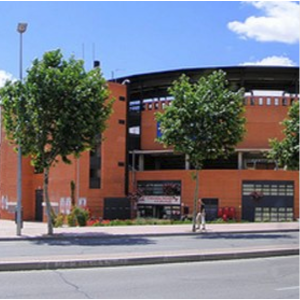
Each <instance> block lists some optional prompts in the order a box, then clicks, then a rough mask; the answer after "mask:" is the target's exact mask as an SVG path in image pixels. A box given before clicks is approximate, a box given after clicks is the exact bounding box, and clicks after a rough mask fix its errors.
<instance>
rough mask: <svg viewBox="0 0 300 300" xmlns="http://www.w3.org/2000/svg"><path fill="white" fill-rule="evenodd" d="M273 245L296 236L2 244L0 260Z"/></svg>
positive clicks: (296, 242)
mask: <svg viewBox="0 0 300 300" xmlns="http://www.w3.org/2000/svg"><path fill="white" fill-rule="evenodd" d="M270 245H272V246H275V247H276V245H278V246H279V245H280V246H283V245H299V233H298V232H281V233H280V232H278V233H251V234H250V233H248V234H245V233H244V234H239V233H234V234H211V233H210V234H205V233H204V234H199V235H185V236H157V237H134V236H129V237H103V238H89V239H81V238H76V239H57V240H32V241H7V242H5V241H1V242H0V259H1V258H22V257H23V258H24V257H28V258H30V257H31V258H34V257H36V256H39V257H46V256H58V255H60V256H68V255H97V254H119V253H120V254H121V253H124V254H131V253H153V252H164V251H169V252H176V251H187V250H209V249H232V248H241V247H260V246H270Z"/></svg>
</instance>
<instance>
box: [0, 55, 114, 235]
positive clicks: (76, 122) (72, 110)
mask: <svg viewBox="0 0 300 300" xmlns="http://www.w3.org/2000/svg"><path fill="white" fill-rule="evenodd" d="M0 96H1V98H2V104H3V108H4V112H3V118H4V127H5V130H6V135H7V138H8V139H9V140H11V141H12V142H13V143H14V144H15V145H21V149H22V154H23V155H24V156H30V157H31V162H32V165H33V166H34V167H35V168H37V169H39V170H43V173H44V197H45V200H46V211H47V218H48V234H53V226H52V220H51V219H52V216H51V212H52V208H51V205H50V200H49V193H48V182H49V170H50V167H51V166H53V165H54V164H55V162H57V160H58V159H59V157H60V158H61V160H62V161H63V162H65V163H71V161H70V155H72V154H73V155H75V157H79V155H80V153H81V152H83V151H85V150H89V149H91V148H92V147H93V146H94V145H95V144H96V142H97V137H99V134H100V133H101V132H103V131H104V130H105V128H106V123H105V122H106V120H107V119H108V117H109V115H110V114H111V111H112V102H113V101H112V100H108V96H109V92H108V89H107V85H106V81H105V79H104V78H103V77H102V74H101V71H100V69H99V68H95V69H93V70H91V71H89V72H86V71H85V70H84V65H83V61H80V60H79V61H78V60H75V59H74V58H73V57H71V58H70V59H69V60H68V61H66V60H64V59H63V55H62V53H61V51H60V50H55V51H50V52H46V53H45V54H44V55H43V58H42V59H41V60H38V59H35V60H34V61H33V63H32V66H31V68H30V69H29V70H28V71H27V77H26V78H25V80H24V81H23V83H22V82H20V81H16V82H8V83H6V85H5V86H4V87H3V88H2V89H1V91H0Z"/></svg>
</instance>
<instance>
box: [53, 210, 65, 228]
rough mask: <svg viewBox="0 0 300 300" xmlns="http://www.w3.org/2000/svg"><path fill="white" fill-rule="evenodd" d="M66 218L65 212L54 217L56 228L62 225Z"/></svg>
mask: <svg viewBox="0 0 300 300" xmlns="http://www.w3.org/2000/svg"><path fill="white" fill-rule="evenodd" d="M64 220H65V216H64V214H61V213H59V214H58V215H57V216H55V218H54V224H53V226H54V227H55V228H57V227H62V226H63V225H64Z"/></svg>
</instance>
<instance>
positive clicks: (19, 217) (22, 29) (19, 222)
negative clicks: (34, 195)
mask: <svg viewBox="0 0 300 300" xmlns="http://www.w3.org/2000/svg"><path fill="white" fill-rule="evenodd" d="M26 29H27V23H19V24H18V27H17V31H18V32H19V33H20V81H21V82H22V81H23V36H22V35H23V33H24V32H25V31H26ZM18 144H19V148H18V175H17V235H21V228H22V149H21V143H20V138H19V143H18Z"/></svg>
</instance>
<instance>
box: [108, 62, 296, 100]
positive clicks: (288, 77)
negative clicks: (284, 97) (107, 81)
mask: <svg viewBox="0 0 300 300" xmlns="http://www.w3.org/2000/svg"><path fill="white" fill-rule="evenodd" d="M220 69H221V70H223V71H224V72H226V74H227V79H228V80H229V82H230V85H231V86H232V88H233V89H234V90H238V89H239V88H241V87H243V88H244V89H245V91H246V92H249V91H251V90H273V91H284V92H287V93H291V94H298V93H299V68H298V67H267V66H238V67H214V68H192V69H179V70H171V71H162V72H155V73H146V74H139V75H131V76H126V77H121V78H117V79H115V80H114V81H116V82H119V83H123V82H125V80H129V81H130V99H131V100H135V99H147V98H153V97H162V96H167V95H168V91H167V89H168V87H169V86H170V85H171V84H172V82H173V81H174V80H176V79H178V78H179V77H180V76H181V75H182V74H186V75H187V76H189V77H190V78H191V80H192V81H197V80H198V79H199V78H200V77H202V76H205V75H208V74H210V73H212V72H213V71H217V70H220Z"/></svg>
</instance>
